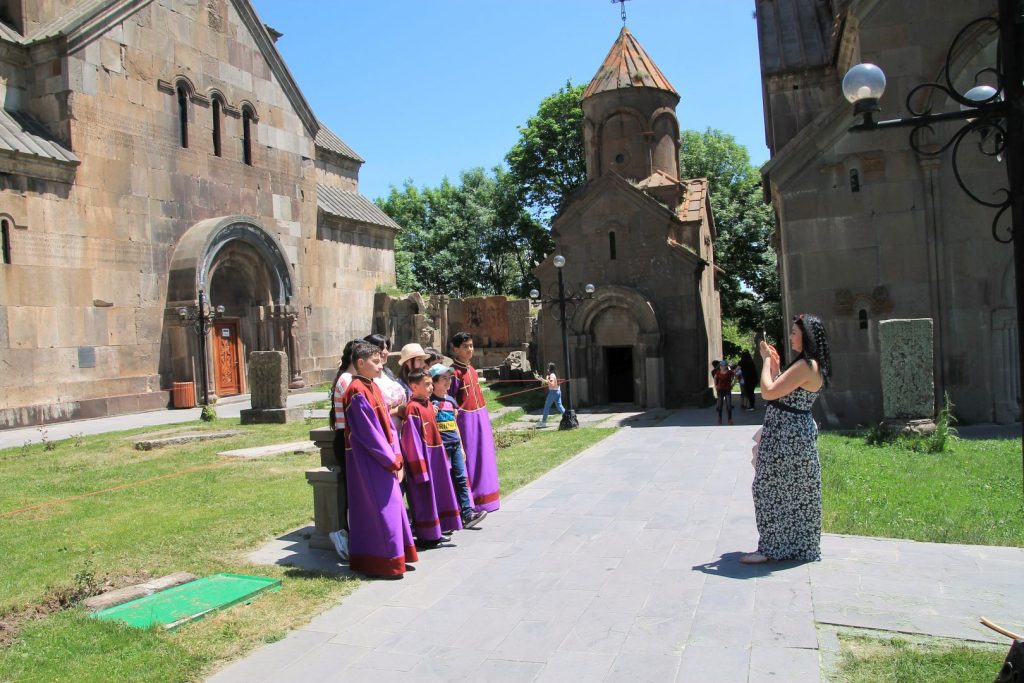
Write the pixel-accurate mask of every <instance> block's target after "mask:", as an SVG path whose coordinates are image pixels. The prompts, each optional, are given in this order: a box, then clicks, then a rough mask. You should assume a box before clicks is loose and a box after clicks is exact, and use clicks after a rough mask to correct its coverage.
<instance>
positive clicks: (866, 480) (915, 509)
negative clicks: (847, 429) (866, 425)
mask: <svg viewBox="0 0 1024 683" xmlns="http://www.w3.org/2000/svg"><path fill="white" fill-rule="evenodd" d="M818 447H819V451H820V453H821V467H822V474H821V476H822V495H823V501H822V513H823V517H822V525H823V529H824V530H825V531H827V532H831V533H842V534H858V535H866V536H886V537H890V538H907V539H913V540H917V541H933V542H937V543H971V544H982V545H1006V546H1017V547H1024V504H1022V494H1021V445H1020V441H1019V440H1017V439H1008V440H968V439H962V440H957V441H954V442H953V443H952V445H951V447H950V448H949V449H948V450H947V451H946V452H943V453H935V454H929V453H919V452H914V451H910V450H907V449H904V448H901V447H900V446H899V445H898V444H889V445H886V446H881V447H880V446H869V445H867V444H865V443H864V439H863V437H859V436H840V435H836V434H827V433H826V434H821V435H820V436H819V438H818Z"/></svg>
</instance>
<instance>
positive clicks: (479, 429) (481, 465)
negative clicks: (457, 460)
mask: <svg viewBox="0 0 1024 683" xmlns="http://www.w3.org/2000/svg"><path fill="white" fill-rule="evenodd" d="M452 369H453V370H455V372H454V373H453V375H452V386H451V389H450V391H449V393H451V395H452V396H454V397H455V400H456V401H458V402H459V414H458V416H456V418H455V421H456V422H457V423H458V425H459V433H460V434H461V435H462V448H463V450H464V451H465V452H466V474H467V475H468V476H469V486H470V488H471V489H472V490H473V503H474V505H475V506H476V509H477V510H486V511H487V512H494V511H495V510H497V509H498V508H499V507H501V501H500V498H501V493H500V491H499V483H498V453H497V449H495V447H494V432H493V431H492V430H491V416H490V413H488V412H487V406H486V404H485V403H484V395H483V392H481V391H480V378H479V377H478V376H477V374H476V369H475V368H474V367H473V366H472V365H466V364H463V363H460V362H459V361H455V363H454V364H453V365H452Z"/></svg>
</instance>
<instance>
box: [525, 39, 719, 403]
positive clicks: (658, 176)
mask: <svg viewBox="0 0 1024 683" xmlns="http://www.w3.org/2000/svg"><path fill="white" fill-rule="evenodd" d="M678 103H679V94H678V93H677V92H676V91H675V89H674V88H673V87H672V85H671V84H670V83H669V81H668V79H667V78H665V76H664V75H663V74H662V73H661V71H660V70H659V69H658V67H657V66H656V65H655V64H654V62H653V61H652V60H651V58H650V57H649V56H648V55H647V53H646V52H645V51H644V49H643V47H641V45H640V43H639V42H638V41H637V39H636V38H635V37H634V36H633V35H632V34H631V33H630V32H629V30H628V29H626V28H623V29H622V32H621V33H620V34H619V37H618V39H617V40H616V41H615V44H614V45H612V48H611V51H610V52H609V53H608V56H607V57H606V58H605V60H604V63H603V64H602V65H601V68H600V69H599V70H598V72H597V75H596V76H594V79H593V80H592V81H591V82H590V85H589V86H588V87H587V89H586V91H585V93H584V96H583V101H582V106H583V113H584V129H583V139H584V145H585V153H586V164H587V182H586V184H585V185H584V186H583V187H582V188H580V189H579V190H577V191H576V192H575V193H573V194H572V195H570V196H569V197H568V198H567V199H566V201H565V203H564V204H563V206H562V207H561V209H560V211H559V213H558V215H557V216H556V217H555V219H554V221H553V223H552V237H553V238H554V240H555V244H556V248H555V252H554V254H552V255H550V256H548V258H547V259H545V261H544V262H543V263H541V264H540V265H539V266H538V267H537V268H536V269H535V273H536V275H537V277H538V279H539V280H540V283H541V287H542V292H543V294H544V296H549V295H556V296H557V293H558V284H557V283H558V272H557V269H556V267H555V265H554V261H553V258H554V256H555V255H561V256H563V257H564V258H565V265H564V267H563V271H564V272H563V278H564V280H565V284H566V287H567V288H570V289H572V290H574V291H575V292H577V293H580V294H583V289H584V286H585V285H586V284H587V283H590V284H593V285H594V286H595V288H596V289H595V292H594V295H593V298H591V299H585V300H584V301H581V302H579V303H578V304H572V305H570V306H569V309H568V310H567V313H566V320H567V327H568V333H569V354H570V362H571V366H572V367H571V378H572V396H573V401H574V404H575V405H577V406H579V405H597V404H606V403H633V404H635V405H638V406H640V407H643V408H652V407H659V406H679V405H685V404H693V403H699V402H701V401H704V400H706V398H707V397H708V391H709V389H708V385H709V378H710V369H711V367H710V363H711V361H712V360H713V359H716V358H721V354H722V338H721V317H720V305H719V295H718V291H717V288H716V284H715V270H716V266H715V265H714V264H715V260H714V249H713V244H714V239H715V224H714V218H713V216H712V213H711V203H710V196H709V191H710V190H711V189H713V188H709V187H708V183H707V180H705V179H694V180H685V179H681V178H680V177H679V176H680V172H679V120H678V119H677V117H676V105H677V104H678ZM584 296H585V295H584ZM552 309H554V310H552ZM552 313H556V314H557V305H556V306H551V305H550V304H545V310H544V311H543V312H542V314H541V316H540V325H539V340H538V344H539V360H540V361H541V363H542V364H546V363H548V362H554V363H556V364H557V365H558V366H559V368H562V365H563V363H562V355H563V354H562V337H561V328H560V324H559V322H558V320H557V319H556V318H555V317H554V316H553V315H552ZM559 374H560V375H563V376H564V369H562V370H561V371H560V373H559Z"/></svg>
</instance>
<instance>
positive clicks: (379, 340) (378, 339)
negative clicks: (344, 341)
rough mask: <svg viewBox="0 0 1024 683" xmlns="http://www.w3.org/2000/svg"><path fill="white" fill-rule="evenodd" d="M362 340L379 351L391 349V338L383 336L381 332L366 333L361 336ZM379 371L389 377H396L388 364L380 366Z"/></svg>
mask: <svg viewBox="0 0 1024 683" xmlns="http://www.w3.org/2000/svg"><path fill="white" fill-rule="evenodd" d="M363 341H365V342H370V343H371V344H373V345H374V346H376V347H377V348H379V349H380V350H381V351H389V352H390V351H391V340H390V339H388V338H387V337H385V336H384V335H383V334H368V335H366V336H365V337H363ZM381 372H383V373H384V374H385V375H387V376H388V377H389V378H390V379H397V378H396V377H395V373H394V372H393V371H392V370H391V368H389V367H388V366H386V365H385V366H384V367H383V368H381Z"/></svg>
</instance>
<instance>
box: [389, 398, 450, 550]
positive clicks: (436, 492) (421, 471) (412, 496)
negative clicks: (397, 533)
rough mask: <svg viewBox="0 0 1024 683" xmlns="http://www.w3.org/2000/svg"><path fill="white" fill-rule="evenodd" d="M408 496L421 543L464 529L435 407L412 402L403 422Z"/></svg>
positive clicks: (403, 445)
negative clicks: (443, 533)
mask: <svg viewBox="0 0 1024 683" xmlns="http://www.w3.org/2000/svg"><path fill="white" fill-rule="evenodd" d="M401 445H402V455H403V457H404V458H405V467H406V476H407V477H408V478H409V479H408V481H406V484H405V490H406V494H407V496H408V497H409V508H410V509H411V512H412V530H413V533H414V534H415V535H416V538H417V539H419V540H421V541H439V540H441V532H442V531H458V530H459V529H461V528H462V517H461V515H460V514H459V502H458V500H457V499H456V497H455V487H454V486H453V485H452V475H451V465H450V464H449V462H448V454H447V453H446V452H445V450H444V445H443V444H442V443H441V433H440V432H439V431H438V430H437V422H436V421H435V420H434V409H433V407H432V406H431V405H430V404H428V403H425V402H421V401H418V400H416V399H412V400H410V401H409V403H408V405H407V406H406V408H405V420H404V421H403V422H402V440H401Z"/></svg>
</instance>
